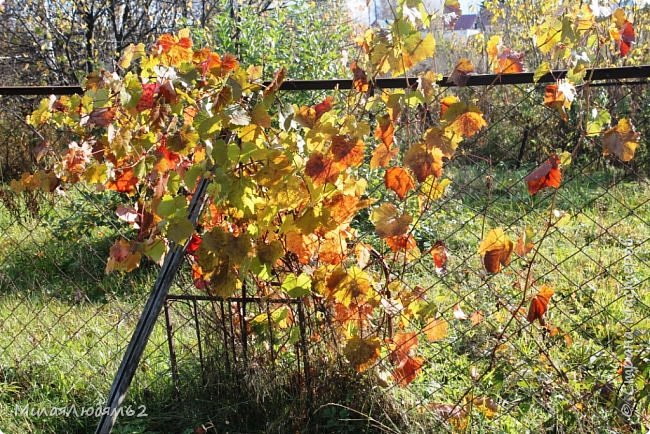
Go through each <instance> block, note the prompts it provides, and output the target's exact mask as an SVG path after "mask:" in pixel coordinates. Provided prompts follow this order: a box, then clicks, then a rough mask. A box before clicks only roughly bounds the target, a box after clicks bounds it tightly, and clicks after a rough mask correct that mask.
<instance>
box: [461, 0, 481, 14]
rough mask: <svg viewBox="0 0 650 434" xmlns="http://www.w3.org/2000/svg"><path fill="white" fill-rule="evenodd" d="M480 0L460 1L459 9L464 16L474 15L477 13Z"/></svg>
mask: <svg viewBox="0 0 650 434" xmlns="http://www.w3.org/2000/svg"><path fill="white" fill-rule="evenodd" d="M480 4H481V0H460V8H461V9H462V11H463V13H464V14H475V13H477V12H478V7H479V6H480Z"/></svg>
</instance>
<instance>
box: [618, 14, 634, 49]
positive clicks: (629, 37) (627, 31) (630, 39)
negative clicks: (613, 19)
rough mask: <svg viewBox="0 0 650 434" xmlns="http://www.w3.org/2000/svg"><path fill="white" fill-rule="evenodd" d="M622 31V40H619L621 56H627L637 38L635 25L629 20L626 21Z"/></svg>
mask: <svg viewBox="0 0 650 434" xmlns="http://www.w3.org/2000/svg"><path fill="white" fill-rule="evenodd" d="M620 33H621V40H620V41H619V50H620V54H621V57H625V56H627V55H628V53H629V52H630V48H631V47H632V44H633V43H634V41H635V39H636V37H635V34H634V26H633V25H632V23H630V22H629V21H625V23H623V26H622V27H621V31H620Z"/></svg>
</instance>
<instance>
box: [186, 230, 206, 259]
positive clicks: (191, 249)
mask: <svg viewBox="0 0 650 434" xmlns="http://www.w3.org/2000/svg"><path fill="white" fill-rule="evenodd" d="M202 242H203V238H201V236H200V235H197V234H192V238H190V242H189V243H187V248H186V249H185V251H186V252H187V254H188V255H192V256H194V257H196V251H197V250H199V247H201V243H202Z"/></svg>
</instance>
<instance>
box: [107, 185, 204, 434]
mask: <svg viewBox="0 0 650 434" xmlns="http://www.w3.org/2000/svg"><path fill="white" fill-rule="evenodd" d="M207 186H208V180H207V179H205V178H202V179H201V180H200V182H199V183H198V186H197V187H196V190H195V192H194V195H193V196H192V200H191V201H190V207H189V215H188V218H189V220H190V221H191V222H192V224H193V225H194V224H196V221H197V219H198V217H199V213H200V212H201V208H202V205H203V198H204V196H205V192H206V189H207ZM186 246H187V242H186V243H185V244H184V245H180V244H176V245H175V246H174V248H173V249H172V251H171V252H170V253H169V254H168V255H167V256H166V257H165V261H164V262H163V265H162V267H161V269H160V273H159V274H158V277H157V278H156V282H155V283H154V286H153V290H152V291H151V294H150V295H149V299H148V300H147V304H146V305H145V307H144V310H143V311H142V314H141V315H140V320H139V321H138V325H137V326H136V328H135V330H134V332H133V336H131V341H130V342H129V346H128V347H127V349H126V353H125V354H124V357H123V358H122V363H121V364H120V368H119V369H118V370H117V373H116V374H115V378H114V379H113V385H112V386H111V390H110V392H109V395H108V401H107V403H106V407H105V408H104V411H103V412H102V416H101V419H100V420H99V424H98V425H97V430H96V431H95V433H96V434H109V433H110V432H111V431H112V430H113V426H114V425H115V421H116V420H117V417H118V416H119V408H120V406H121V405H122V402H124V398H125V397H126V393H127V391H128V389H129V386H130V385H131V381H132V380H133V376H134V375H135V371H136V369H137V368H138V364H139V363H140V359H141V358H142V354H143V353H144V349H145V346H146V345H147V342H148V341H149V337H150V336H151V332H152V331H153V327H154V325H155V323H156V319H157V318H158V315H159V314H160V311H161V310H162V306H163V304H164V302H165V298H166V296H167V293H168V292H169V287H170V286H171V284H172V282H173V281H174V277H175V276H176V273H177V272H178V269H179V267H180V265H181V263H182V261H183V257H184V254H185V247H186Z"/></svg>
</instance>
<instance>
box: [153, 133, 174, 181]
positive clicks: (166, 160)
mask: <svg viewBox="0 0 650 434" xmlns="http://www.w3.org/2000/svg"><path fill="white" fill-rule="evenodd" d="M161 142H162V144H161V145H160V146H159V147H158V149H157V150H156V153H157V154H158V155H159V159H158V162H157V163H156V165H155V166H154V168H155V169H156V170H157V171H158V172H159V173H164V172H167V171H169V170H173V169H175V168H176V166H178V163H180V161H181V156H180V154H178V153H176V152H173V151H170V150H169V149H168V148H167V143H166V140H163V141H161Z"/></svg>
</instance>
